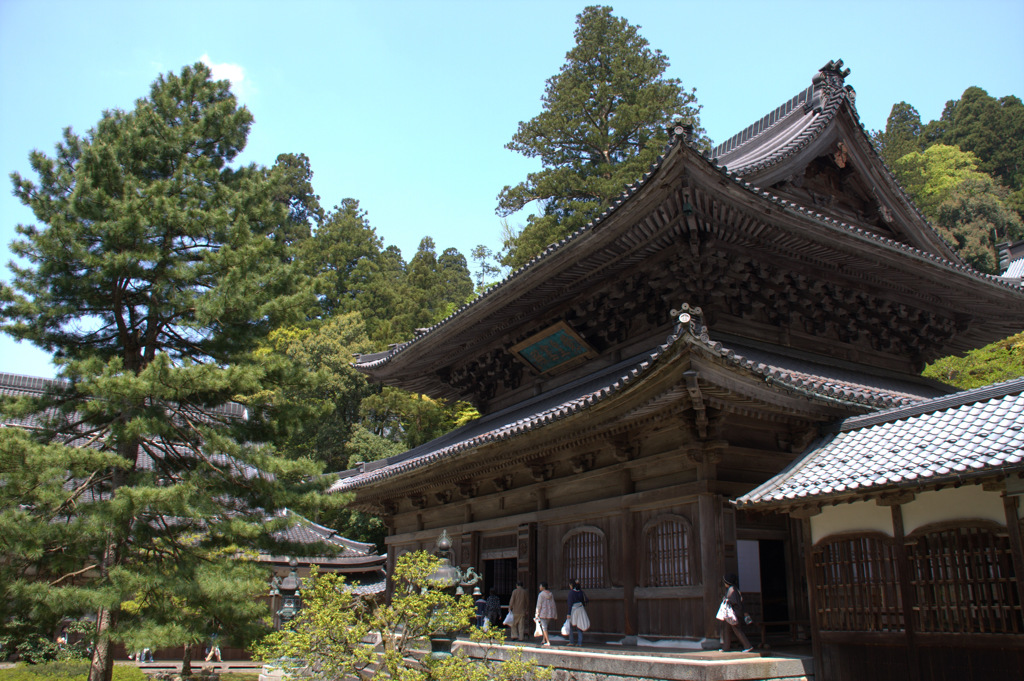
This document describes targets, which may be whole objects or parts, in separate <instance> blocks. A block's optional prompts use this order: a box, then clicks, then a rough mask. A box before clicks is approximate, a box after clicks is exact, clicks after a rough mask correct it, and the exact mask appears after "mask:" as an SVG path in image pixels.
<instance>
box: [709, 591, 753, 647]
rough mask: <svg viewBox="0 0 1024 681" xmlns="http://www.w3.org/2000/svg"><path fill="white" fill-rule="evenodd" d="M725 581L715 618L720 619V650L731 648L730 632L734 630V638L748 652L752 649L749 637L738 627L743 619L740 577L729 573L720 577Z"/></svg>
mask: <svg viewBox="0 0 1024 681" xmlns="http://www.w3.org/2000/svg"><path fill="white" fill-rule="evenodd" d="M722 581H723V582H724V583H725V587H726V589H725V596H723V597H722V604H721V605H720V606H718V614H717V615H716V616H715V617H716V619H719V620H721V621H722V630H723V631H722V652H729V649H730V648H732V634H733V632H736V638H738V639H739V640H740V643H742V644H743V652H745V653H749V652H750V651H751V650H753V649H754V646H752V645H750V639H748V638H747V635H746V634H744V633H743V629H741V628H740V622H742V621H743V619H744V618H743V594H742V593H741V592H740V586H739V583H740V578H739V577H738V576H736V575H735V574H732V573H729V574H727V575H725V577H723V578H722Z"/></svg>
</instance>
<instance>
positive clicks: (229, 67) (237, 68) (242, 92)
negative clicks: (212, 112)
mask: <svg viewBox="0 0 1024 681" xmlns="http://www.w3.org/2000/svg"><path fill="white" fill-rule="evenodd" d="M199 61H201V62H203V63H204V64H206V66H208V67H209V69H210V72H211V73H213V78H214V80H229V81H231V91H232V92H233V93H235V96H236V97H238V99H245V98H246V96H247V95H251V94H253V89H252V87H251V83H250V84H247V83H246V82H245V69H244V68H243V67H242V66H241V65H239V64H215V63H213V61H212V60H211V59H210V55H208V54H204V55H203V56H202V57H201V58H200V59H199Z"/></svg>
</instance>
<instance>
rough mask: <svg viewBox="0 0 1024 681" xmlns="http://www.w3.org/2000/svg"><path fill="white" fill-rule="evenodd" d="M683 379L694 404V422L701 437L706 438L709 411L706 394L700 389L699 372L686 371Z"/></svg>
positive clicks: (691, 402)
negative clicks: (705, 398) (705, 403)
mask: <svg viewBox="0 0 1024 681" xmlns="http://www.w3.org/2000/svg"><path fill="white" fill-rule="evenodd" d="M683 379H684V380H685V381H686V392H687V393H688V394H689V395H690V404H691V405H692V406H693V423H694V425H695V426H696V427H697V434H698V435H700V437H701V438H706V437H707V436H708V412H707V407H705V405H704V395H703V394H701V391H700V383H698V381H697V372H696V371H685V372H683Z"/></svg>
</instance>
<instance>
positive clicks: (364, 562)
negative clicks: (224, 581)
mask: <svg viewBox="0 0 1024 681" xmlns="http://www.w3.org/2000/svg"><path fill="white" fill-rule="evenodd" d="M280 515H283V516H286V517H288V518H289V519H291V520H292V521H293V522H292V524H291V525H289V526H288V527H287V528H286V529H284V530H280V531H278V532H275V533H274V538H275V539H277V540H278V541H282V542H288V543H290V544H294V545H298V546H305V547H308V548H309V551H310V553H309V555H300V556H273V555H270V554H265V553H261V554H260V557H259V559H260V561H262V562H266V563H280V564H282V565H286V564H288V562H289V561H290V560H291V559H292V558H295V559H296V560H298V561H299V562H300V563H315V564H317V565H320V566H324V567H327V566H330V567H332V568H345V570H344V571H345V572H376V571H381V570H383V569H384V564H385V563H386V562H387V558H388V557H387V554H383V555H382V554H378V553H377V547H376V546H375V545H374V544H368V543H365V542H358V541H355V540H353V539H348V538H346V537H343V536H341V535H340V534H338V532H337V530H333V529H331V528H329V527H326V526H324V525H319V524H317V523H314V522H313V521H311V520H309V519H307V518H304V517H303V516H301V515H299V514H297V513H295V512H294V511H290V510H287V509H286V510H284V511H282V512H281V513H280ZM324 547H330V548H331V549H332V551H331V553H330V554H329V555H325V554H324V552H323V548H324Z"/></svg>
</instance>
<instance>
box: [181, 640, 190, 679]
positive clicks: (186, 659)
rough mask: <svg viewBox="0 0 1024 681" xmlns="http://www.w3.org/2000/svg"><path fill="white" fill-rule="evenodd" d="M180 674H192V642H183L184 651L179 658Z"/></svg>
mask: <svg viewBox="0 0 1024 681" xmlns="http://www.w3.org/2000/svg"><path fill="white" fill-rule="evenodd" d="M181 675H182V676H192V644H191V643H186V644H185V653H184V655H182V658H181Z"/></svg>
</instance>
